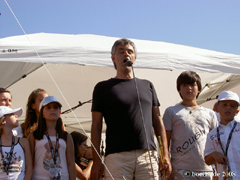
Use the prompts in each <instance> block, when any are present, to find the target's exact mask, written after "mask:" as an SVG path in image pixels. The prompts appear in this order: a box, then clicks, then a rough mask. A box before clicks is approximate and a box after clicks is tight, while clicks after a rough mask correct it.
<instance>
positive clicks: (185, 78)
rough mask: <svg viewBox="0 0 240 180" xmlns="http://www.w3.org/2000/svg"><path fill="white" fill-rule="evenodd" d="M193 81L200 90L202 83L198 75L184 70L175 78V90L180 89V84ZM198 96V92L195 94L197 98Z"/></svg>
mask: <svg viewBox="0 0 240 180" xmlns="http://www.w3.org/2000/svg"><path fill="white" fill-rule="evenodd" d="M195 82H196V83H197V86H198V90H199V91H201V90H202V84H201V78H200V76H199V75H198V74H197V73H196V72H194V71H184V72H182V73H181V74H180V75H179V76H178V78H177V90H178V91H180V86H181V85H182V84H193V83H195ZM180 96H181V98H182V95H181V94H180ZM198 96H199V93H198V95H197V98H198Z"/></svg>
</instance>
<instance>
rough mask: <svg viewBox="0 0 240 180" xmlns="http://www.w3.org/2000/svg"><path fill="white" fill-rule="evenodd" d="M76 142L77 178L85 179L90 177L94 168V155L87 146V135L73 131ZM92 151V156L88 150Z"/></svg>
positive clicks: (72, 134) (74, 141)
mask: <svg viewBox="0 0 240 180" xmlns="http://www.w3.org/2000/svg"><path fill="white" fill-rule="evenodd" d="M71 136H72V138H73V143H74V155H75V167H76V172H77V178H79V179H81V180H84V179H89V177H90V175H91V169H92V164H93V161H92V155H91V148H89V147H88V146H87V136H85V135H83V134H81V133H79V132H77V131H73V132H72V133H71ZM88 151H90V157H88V154H87V152H88Z"/></svg>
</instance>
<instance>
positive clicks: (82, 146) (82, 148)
mask: <svg viewBox="0 0 240 180" xmlns="http://www.w3.org/2000/svg"><path fill="white" fill-rule="evenodd" d="M87 147H88V146H87V141H84V142H82V143H81V144H79V145H78V156H79V157H82V156H83V155H84V154H85V152H86V150H87Z"/></svg>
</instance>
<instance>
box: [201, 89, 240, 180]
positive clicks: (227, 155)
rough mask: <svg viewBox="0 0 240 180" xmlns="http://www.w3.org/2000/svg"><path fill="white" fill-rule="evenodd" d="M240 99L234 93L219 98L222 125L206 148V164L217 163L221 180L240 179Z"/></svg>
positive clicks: (215, 130)
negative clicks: (239, 113) (238, 116)
mask: <svg viewBox="0 0 240 180" xmlns="http://www.w3.org/2000/svg"><path fill="white" fill-rule="evenodd" d="M238 106H239V97H238V95H237V94H236V93H234V92H232V91H223V92H222V93H221V94H220V95H219V96H218V112H219V115H220V118H221V121H220V124H219V126H218V127H217V128H215V129H213V130H212V131H211V132H210V133H209V134H208V137H207V142H206V146H205V162H206V164H208V165H210V164H215V163H217V170H218V174H217V175H218V176H219V180H221V179H226V178H231V179H239V178H240V168H239V167H240V122H238V121H236V120H235V119H234V117H235V116H236V115H237V114H238V112H239V110H238Z"/></svg>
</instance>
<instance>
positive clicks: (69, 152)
mask: <svg viewBox="0 0 240 180" xmlns="http://www.w3.org/2000/svg"><path fill="white" fill-rule="evenodd" d="M66 159H67V167H68V173H69V180H76V167H75V157H74V145H73V140H72V137H71V135H70V134H67V148H66Z"/></svg>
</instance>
